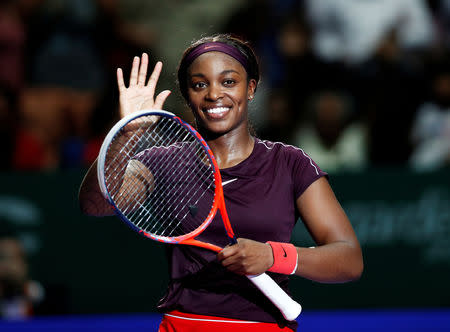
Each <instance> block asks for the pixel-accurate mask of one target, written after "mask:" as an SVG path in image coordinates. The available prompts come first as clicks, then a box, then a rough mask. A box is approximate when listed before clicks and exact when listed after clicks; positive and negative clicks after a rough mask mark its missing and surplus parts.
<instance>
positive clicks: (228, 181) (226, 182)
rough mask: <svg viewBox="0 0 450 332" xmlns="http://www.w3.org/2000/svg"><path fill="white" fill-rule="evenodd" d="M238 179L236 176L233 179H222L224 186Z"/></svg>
mask: <svg viewBox="0 0 450 332" xmlns="http://www.w3.org/2000/svg"><path fill="white" fill-rule="evenodd" d="M236 180H237V178H234V179H231V180H227V181H222V187H223V186H224V185H226V184H228V183H231V182H234V181H236Z"/></svg>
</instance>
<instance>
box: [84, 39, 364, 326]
mask: <svg viewBox="0 0 450 332" xmlns="http://www.w3.org/2000/svg"><path fill="white" fill-rule="evenodd" d="M147 68H148V56H147V55H146V54H143V55H142V57H141V58H139V57H135V58H134V60H133V65H132V70H131V74H130V83H129V86H128V87H126V86H125V83H124V79H123V73H122V71H121V69H118V70H117V81H118V86H119V92H120V115H121V117H124V116H126V115H128V114H131V113H133V112H136V111H139V110H142V109H163V105H164V102H165V100H166V98H167V97H168V96H169V95H170V91H167V90H165V91H163V92H161V93H159V94H158V95H157V96H156V97H155V90H156V85H157V81H158V78H159V75H160V72H161V68H162V63H161V62H158V63H157V64H156V65H155V68H154V70H153V72H152V74H151V76H150V78H149V80H148V81H147V82H146V77H147ZM259 77H260V73H259V68H258V63H257V59H256V56H255V54H254V52H253V50H252V49H251V48H250V47H249V45H248V44H247V43H246V42H244V41H242V40H240V39H237V38H234V37H231V36H229V35H216V36H213V37H206V38H202V39H200V40H198V41H196V42H194V43H193V44H192V45H191V46H190V47H189V48H188V49H187V50H186V51H185V52H184V54H183V56H182V58H181V61H180V65H179V68H178V83H179V87H180V91H181V94H182V95H183V97H184V98H185V99H186V102H187V104H188V105H189V107H190V109H191V110H192V112H193V115H194V117H195V122H196V126H197V129H198V131H199V132H200V134H201V135H202V136H203V137H204V138H205V140H206V141H207V143H208V145H209V147H210V148H211V150H212V151H213V153H214V156H215V158H216V160H217V163H218V165H219V168H220V172H221V176H222V185H223V191H224V195H225V201H226V206H227V211H228V215H229V217H230V220H231V223H232V225H233V229H234V231H235V233H236V234H238V236H239V239H238V243H237V244H235V245H230V246H227V247H226V248H224V249H223V250H222V251H221V252H220V253H219V254H217V255H216V254H215V253H214V252H212V251H208V250H204V249H202V248H197V247H192V246H182V245H178V246H177V245H175V246H168V250H169V251H170V254H169V267H170V283H169V285H168V288H167V291H166V293H165V295H164V297H163V298H162V299H161V300H160V303H159V305H158V309H159V310H160V311H161V312H163V313H164V316H163V319H162V322H161V325H160V331H290V330H294V331H295V330H296V328H297V325H296V322H295V321H294V322H289V321H286V320H285V319H284V318H283V316H282V315H281V313H280V312H279V310H277V308H276V307H275V306H274V305H273V304H272V303H271V302H270V301H269V300H268V299H267V298H266V297H265V296H264V295H262V293H261V292H260V291H259V290H257V289H256V287H254V286H253V285H252V284H251V283H250V282H249V280H248V279H247V278H245V277H244V276H245V275H257V274H261V273H263V272H266V271H268V272H269V273H270V275H271V277H272V278H273V279H274V280H275V281H276V282H277V283H278V284H279V285H280V286H281V287H282V288H283V289H284V290H286V291H288V275H290V274H295V275H298V276H300V277H303V278H307V279H310V280H314V281H317V282H323V283H340V282H347V281H352V280H356V279H358V278H359V277H360V275H361V273H362V270H363V260H362V254H361V249H360V246H359V243H358V240H357V238H356V236H355V233H354V231H353V228H352V226H351V224H350V222H349V220H348V218H347V216H346V214H345V212H344V211H343V209H342V208H341V206H340V204H339V202H338V201H337V199H336V197H335V195H334V193H333V191H332V189H331V187H330V185H329V183H328V180H327V178H326V173H325V172H323V171H322V170H321V169H320V168H319V167H318V166H317V165H316V164H315V163H314V161H313V160H311V158H310V157H309V156H308V155H307V154H306V153H305V152H304V151H303V150H301V149H300V148H297V147H293V146H290V145H285V144H283V143H279V142H270V141H265V140H262V139H259V138H257V137H255V136H253V135H252V134H251V130H250V128H249V127H250V126H249V122H248V104H249V102H250V101H251V100H252V99H253V98H254V95H255V92H256V89H257V86H258V82H259ZM299 79H301V77H300V78H299ZM79 198H80V204H81V209H82V210H83V212H84V213H86V214H89V215H95V216H105V215H111V214H113V209H112V208H111V206H110V205H109V204H108V203H107V201H106V200H105V198H104V197H103V195H102V194H101V192H100V189H99V187H98V181H97V174H96V164H94V165H93V166H92V167H91V169H90V170H89V171H88V173H87V174H86V177H85V179H84V180H83V183H82V185H81V188H80V195H79ZM299 217H301V220H302V221H303V223H304V225H305V226H306V228H307V229H308V231H309V232H310V234H311V235H312V237H313V239H314V240H315V242H316V244H317V245H316V247H314V248H302V247H295V246H294V245H292V244H291V243H289V242H290V239H291V234H292V230H293V228H294V226H295V224H296V221H297V219H298V218H299ZM216 218H220V216H216ZM214 223H215V220H213V224H214ZM217 223H218V225H222V223H221V222H220V221H217ZM214 232H220V233H221V234H220V235H217V234H215V233H214ZM204 236H206V237H209V239H206V240H207V241H208V240H210V241H208V242H214V238H215V237H218V236H221V237H223V226H221V227H218V228H214V227H212V230H209V229H208V230H207V231H206V232H205V234H204Z"/></svg>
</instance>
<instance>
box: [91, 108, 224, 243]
mask: <svg viewBox="0 0 450 332" xmlns="http://www.w3.org/2000/svg"><path fill="white" fill-rule="evenodd" d="M156 117H157V118H158V120H157V121H156V122H154V123H156V127H152V126H153V124H152V123H151V121H149V119H156ZM136 125H137V126H138V127H136ZM130 126H131V127H132V128H138V129H139V130H140V131H141V132H142V131H143V132H144V134H143V135H146V134H147V132H148V131H150V133H149V135H151V134H152V133H153V134H154V131H155V130H156V128H157V127H158V126H159V128H158V130H160V131H161V132H160V133H158V134H154V135H153V137H152V139H151V140H152V143H150V141H149V140H148V141H147V142H146V143H147V144H141V143H136V142H137V141H139V140H140V139H141V138H142V137H140V138H136V137H134V138H133V136H131V138H128V137H126V138H125V139H124V132H126V130H127V129H126V128H129V127H130ZM162 128H164V129H162ZM164 131H167V133H168V135H169V136H170V133H171V132H172V133H173V132H177V134H172V136H173V137H169V138H164V137H163V135H162V134H165V133H164ZM161 133H162V134H161ZM160 136H161V137H160ZM181 136H182V137H183V139H181V138H180V137H181ZM149 137H150V136H149ZM177 138H178V139H179V141H177ZM120 139H122V140H123V141H124V142H128V143H127V144H134V147H133V148H132V150H133V151H132V153H130V154H126V153H122V154H123V157H122V159H123V160H121V161H117V160H115V159H114V156H113V154H114V152H113V151H115V153H116V154H117V155H120V154H121V151H122V152H123V150H117V147H118V146H120V144H118V143H117V142H119V141H118V140H120ZM153 141H155V142H153ZM130 142H131V143H130ZM182 143H185V145H184V146H187V147H188V148H187V149H184V150H186V151H187V152H186V151H184V155H182V156H181V158H179V159H178V160H173V159H168V158H175V157H173V155H175V154H177V153H175V152H174V153H172V155H171V153H168V156H169V157H167V159H164V158H166V157H165V154H164V153H159V155H160V156H163V157H161V158H160V160H157V161H154V160H153V161H152V158H147V159H149V160H146V161H145V165H144V166H147V163H148V165H149V168H152V171H151V172H153V173H155V174H156V173H158V172H159V173H165V174H166V176H167V177H168V178H171V179H172V180H173V181H175V179H178V180H179V179H180V178H182V177H184V178H186V179H189V178H191V177H193V178H194V179H196V180H193V181H194V185H195V186H197V185H202V186H205V187H206V188H208V189H207V190H208V194H207V195H206V196H207V197H206V198H205V197H203V196H202V197H200V196H199V195H200V194H201V193H198V192H197V193H195V195H194V194H193V193H192V191H191V190H192V189H189V188H187V186H186V185H184V187H185V188H184V189H183V190H184V191H185V192H183V190H181V193H176V190H173V192H169V193H168V192H166V191H167V190H166V189H164V188H163V187H164V186H163V185H161V186H160V187H159V188H158V190H156V188H157V186H158V183H156V182H157V181H159V179H160V178H162V177H163V176H164V175H161V176H160V175H159V173H158V179H154V182H155V183H152V185H154V187H153V189H152V191H151V194H150V195H149V196H151V199H152V200H153V201H152V203H151V204H153V205H152V208H153V211H155V210H157V209H158V206H160V205H159V204H163V201H164V200H165V199H166V200H167V197H166V196H167V195H171V196H170V200H176V199H178V198H179V199H183V200H184V198H183V197H186V196H189V195H193V197H195V198H194V199H193V200H191V201H189V200H188V201H187V202H186V203H185V204H184V207H188V209H189V211H188V210H186V209H185V211H183V213H187V214H186V215H185V216H187V218H190V222H191V223H192V224H190V225H189V227H186V228H184V226H183V229H181V230H180V229H178V230H176V231H175V230H171V229H170V227H172V226H170V225H173V223H177V227H178V226H180V224H182V223H183V220H170V218H174V214H173V213H172V214H171V212H170V211H169V210H170V206H169V207H165V211H164V213H162V212H158V213H156V212H155V214H154V215H153V216H151V217H152V218H154V216H155V215H157V214H158V215H159V214H163V216H164V214H166V216H165V218H166V219H167V220H166V221H165V222H164V221H163V220H158V221H151V222H149V221H148V219H147V220H145V218H150V217H149V216H148V215H147V216H146V217H143V218H141V219H139V218H137V217H136V215H137V214H136V213H137V211H138V210H139V208H136V207H135V208H133V207H131V208H130V206H129V204H128V205H127V207H124V206H123V205H124V204H122V203H121V200H122V201H123V196H124V195H118V193H119V192H120V190H119V191H118V186H117V184H114V183H113V182H114V181H113V180H112V179H113V178H114V177H113V176H114V173H115V174H119V173H120V172H124V169H123V167H124V166H125V167H129V166H128V165H130V161H131V160H136V158H138V159H139V158H141V156H144V155H145V153H147V152H148V151H151V150H152V149H153V151H159V150H166V151H170V150H171V149H172V150H173V149H178V148H179V146H180V144H181V146H182ZM164 144H166V145H167V146H164ZM114 145H116V147H115V149H116V150H113V149H112V146H114ZM149 145H150V146H149ZM190 147H193V149H194V150H193V151H194V155H195V156H193V155H192V154H191V153H192V151H190ZM123 148H125V147H123ZM123 148H122V149H123ZM179 150H183V148H180V149H179ZM191 150H192V149H191ZM117 151H119V152H117ZM111 158H113V159H111ZM142 158H143V157H142ZM186 158H187V159H189V158H191V159H193V161H192V164H188V166H189V165H190V166H192V167H193V169H194V168H195V167H194V164H195V163H196V166H199V165H200V168H201V169H202V172H203V173H200V174H196V173H195V171H193V172H190V173H186V174H184V173H183V174H181V175H180V176H177V174H176V173H177V172H172V171H171V169H170V168H171V166H176V165H179V164H183V163H186V161H185V160H186ZM144 159H146V158H144ZM189 160H190V159H189ZM177 161H178V162H177ZM139 162H140V160H139ZM188 163H189V162H188ZM117 164H120V165H119V169H115V170H114V169H113V168H111V167H113V166H114V167H117ZM122 164H123V165H122ZM167 164H169V165H167ZM140 167H141V168H142V166H141V165H140ZM156 168H158V169H159V171H155V170H156ZM178 170H180V169H178ZM183 170H184V169H183ZM143 171H145V172H147V171H148V170H147V171H146V170H143ZM138 172H141V169H138ZM153 173H152V176H154V175H153ZM97 177H98V183H99V188H100V190H101V192H102V194H103V196H104V197H105V199H106V200H107V201H108V202H109V204H111V206H112V207H113V208H114V211H115V213H116V215H117V216H118V217H119V218H120V219H121V220H122V221H124V222H125V223H126V224H127V225H128V226H130V227H131V228H132V229H133V230H135V231H137V232H138V233H139V234H141V235H143V236H145V237H148V238H150V239H153V240H156V241H160V242H165V243H182V242H185V241H189V240H191V239H193V238H194V237H196V236H197V235H199V234H200V233H201V232H202V231H203V230H205V229H206V227H207V226H208V225H209V224H210V223H211V222H212V220H213V218H214V216H215V214H216V212H217V209H218V208H221V204H223V192H222V185H221V177H220V171H219V167H218V165H217V162H216V160H215V158H214V155H213V153H212V151H211V149H210V148H209V146H208V144H207V143H206V141H205V140H204V139H203V138H202V137H201V135H200V134H199V133H198V132H197V131H196V130H195V129H194V128H193V127H192V126H191V125H189V124H188V123H186V122H184V121H183V120H181V119H180V118H179V117H177V116H176V115H175V114H173V113H170V112H167V111H164V110H143V111H139V112H135V113H132V114H130V115H128V116H126V117H124V118H122V119H121V120H120V121H119V122H117V123H116V124H115V125H114V126H113V127H112V128H111V130H110V131H109V132H108V134H107V135H106V137H105V139H104V141H103V144H102V146H101V149H100V152H99V156H98V161H97ZM199 181H201V182H202V183H196V182H199ZM168 182H169V180H167V179H166V183H168ZM131 194H132V195H133V193H132V192H131ZM159 196H160V197H159ZM197 198H198V200H199V201H202V203H201V204H203V205H202V206H201V207H200V210H201V211H200V214H199V215H198V216H195V217H194V219H196V220H194V221H192V219H193V216H192V214H193V213H191V212H192V210H191V207H192V206H196V204H191V203H195V201H196V199H197ZM127 199H128V198H127ZM189 199H190V197H189ZM149 200H150V199H149ZM131 201H132V199H131ZM204 201H206V202H204ZM155 202H157V203H155ZM151 204H150V205H151ZM141 205H142V203H141ZM150 205H149V206H150ZM155 206H156V207H155ZM127 209H128V210H127ZM140 209H141V211H140V212H141V213H142V214H144V215H145V213H149V210H151V208H150V207H148V206H147V207H146V209H144V207H143V206H140ZM142 209H144V210H142ZM206 210H208V211H206ZM130 211H132V212H130ZM177 213H178V214H177V218H179V217H180V215H179V211H178V210H177ZM183 213H182V215H183ZM159 219H163V217H161V218H159ZM200 219H201V220H200ZM152 222H153V224H152ZM160 225H163V226H162V227H169V229H166V230H164V228H163V230H161V229H160V228H158V227H159V226H160Z"/></svg>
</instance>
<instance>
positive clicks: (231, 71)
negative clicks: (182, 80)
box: [190, 69, 240, 77]
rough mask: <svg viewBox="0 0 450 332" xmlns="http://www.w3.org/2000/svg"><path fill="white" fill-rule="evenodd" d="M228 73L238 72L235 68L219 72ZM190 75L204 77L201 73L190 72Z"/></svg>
mask: <svg viewBox="0 0 450 332" xmlns="http://www.w3.org/2000/svg"><path fill="white" fill-rule="evenodd" d="M229 73H236V74H240V73H239V72H238V71H237V70H233V69H228V70H224V71H222V72H221V73H220V75H226V74H229ZM190 77H205V75H204V74H202V73H194V74H191V75H190Z"/></svg>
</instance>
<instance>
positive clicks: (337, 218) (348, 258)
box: [218, 178, 363, 283]
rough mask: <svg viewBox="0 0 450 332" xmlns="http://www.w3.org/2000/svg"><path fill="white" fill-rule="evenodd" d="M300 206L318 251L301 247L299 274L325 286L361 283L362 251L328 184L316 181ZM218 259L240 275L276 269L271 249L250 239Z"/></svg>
mask: <svg viewBox="0 0 450 332" xmlns="http://www.w3.org/2000/svg"><path fill="white" fill-rule="evenodd" d="M296 205H297V208H298V210H299V211H300V214H301V217H302V220H303V221H304V223H305V225H306V227H307V228H308V230H309V232H310V233H311V235H312V237H313V238H314V240H315V241H316V243H317V247H315V248H302V247H297V253H298V264H297V270H296V272H295V274H296V275H298V276H301V277H304V278H307V279H310V280H314V281H317V282H323V283H339V282H346V281H351V280H355V279H358V278H359V277H360V276H361V273H362V270H363V259H362V253H361V248H360V246H359V243H358V240H357V238H356V235H355V232H354V231H353V228H352V226H351V224H350V221H349V220H348V218H347V216H346V214H345V212H344V211H343V209H342V207H341V206H340V204H339V202H338V201H337V199H336V197H335V195H334V193H333V191H332V189H331V187H330V185H329V183H328V181H327V180H326V179H325V178H320V179H319V180H317V181H315V182H314V183H313V184H311V185H310V186H309V187H308V189H306V191H305V192H304V193H303V194H302V195H301V196H300V197H299V198H298V200H297V202H296ZM218 259H219V260H220V261H221V262H222V264H223V265H224V266H225V267H227V268H228V269H229V270H231V271H233V272H235V273H238V274H260V273H263V272H265V271H266V270H267V269H269V268H270V267H271V266H272V265H273V254H272V248H271V247H270V245H268V244H266V243H261V242H257V241H253V240H249V239H238V244H237V245H234V246H228V247H226V248H225V249H224V250H222V251H221V252H220V253H219V254H218Z"/></svg>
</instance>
